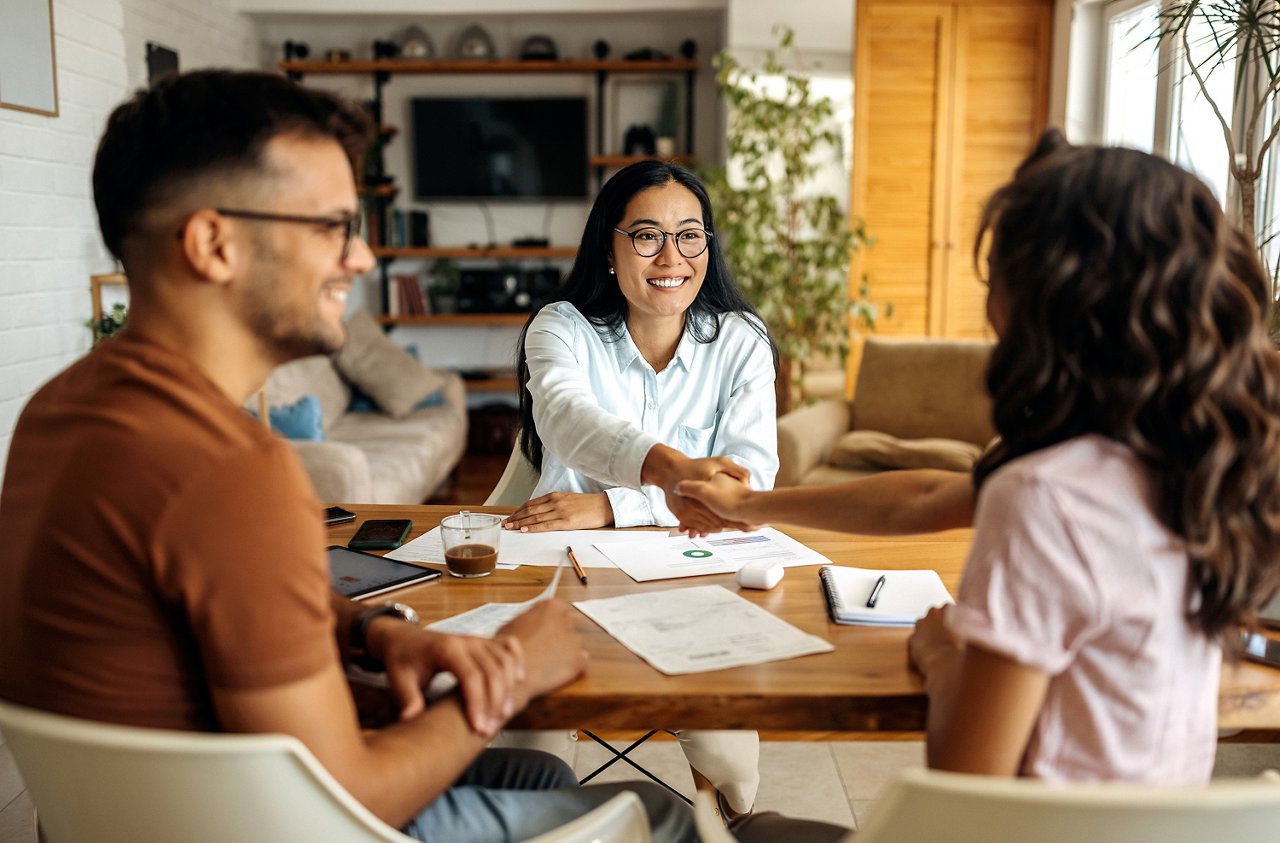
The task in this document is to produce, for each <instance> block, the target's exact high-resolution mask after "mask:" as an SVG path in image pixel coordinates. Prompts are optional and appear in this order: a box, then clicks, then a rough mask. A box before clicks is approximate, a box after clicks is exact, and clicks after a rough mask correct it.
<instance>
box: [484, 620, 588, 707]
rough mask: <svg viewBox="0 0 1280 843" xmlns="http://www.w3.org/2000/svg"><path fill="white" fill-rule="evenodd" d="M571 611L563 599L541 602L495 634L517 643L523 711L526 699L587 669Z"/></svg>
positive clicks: (567, 680) (539, 694) (551, 688)
mask: <svg viewBox="0 0 1280 843" xmlns="http://www.w3.org/2000/svg"><path fill="white" fill-rule="evenodd" d="M572 611H573V610H572V609H571V608H570V607H569V604H568V603H565V602H564V601H563V600H542V601H539V602H538V603H535V604H534V605H533V607H532V608H531V609H529V611H527V612H525V613H524V614H523V615H521V616H520V617H518V618H516V619H515V620H513V621H511V623H509V624H507V625H506V626H504V627H503V628H502V629H501V630H499V631H498V637H499V638H505V637H509V638H513V639H515V640H517V641H519V642H520V646H521V650H522V652H523V653H524V663H525V668H526V669H525V673H526V675H527V676H528V679H527V681H525V682H524V683H523V684H522V687H523V689H524V691H525V696H524V697H523V699H521V700H520V707H521V708H523V707H524V706H525V705H526V704H527V703H528V701H529V700H530V699H532V698H534V697H538V696H541V695H543V694H546V693H549V692H551V691H554V690H555V689H556V688H559V687H560V686H561V685H565V684H568V683H569V682H571V681H572V680H574V679H576V678H577V677H578V676H580V675H581V674H582V672H583V671H584V670H586V669H587V654H586V651H585V650H583V649H582V637H581V636H580V635H578V632H577V630H575V629H574V628H573V618H572V614H571V613H572Z"/></svg>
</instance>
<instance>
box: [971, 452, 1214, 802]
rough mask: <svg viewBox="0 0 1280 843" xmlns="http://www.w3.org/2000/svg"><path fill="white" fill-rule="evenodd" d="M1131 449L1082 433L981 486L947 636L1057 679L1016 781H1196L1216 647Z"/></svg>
mask: <svg viewBox="0 0 1280 843" xmlns="http://www.w3.org/2000/svg"><path fill="white" fill-rule="evenodd" d="M1153 500H1154V493H1153V489H1152V487H1151V478H1150V477H1149V476H1148V474H1147V472H1146V470H1145V469H1144V468H1143V466H1142V464H1141V463H1140V462H1139V461H1138V459H1137V458H1136V456H1135V455H1134V454H1133V452H1132V451H1130V450H1129V449H1128V448H1127V447H1125V446H1124V445H1121V444H1119V443H1117V442H1113V441H1111V440H1108V439H1105V438H1103V437H1100V436H1092V435H1091V436H1081V437H1077V438H1075V439H1071V440H1068V441H1066V442H1063V443H1061V444H1058V445H1055V446H1053V447H1050V448H1046V449H1045V450H1042V451H1038V452H1036V453H1033V454H1029V455H1027V456H1025V457H1022V458H1020V459H1017V460H1014V461H1013V462H1011V463H1009V464H1008V465H1006V466H1004V467H1002V468H1001V469H999V470H998V471H997V472H996V473H995V474H994V475H992V476H991V478H990V479H989V480H988V481H987V482H986V483H985V484H984V485H983V487H982V492H981V494H980V495H979V496H978V506H977V513H976V516H975V534H974V541H973V547H972V549H971V550H970V553H969V561H968V563H967V564H966V567H965V574H964V580H963V581H962V582H961V585H960V597H959V600H958V602H957V605H956V606H955V607H954V609H953V610H952V612H951V613H950V623H951V628H952V629H953V630H954V631H955V632H956V633H957V634H958V635H959V636H960V637H961V638H963V639H965V640H966V641H969V642H972V643H974V644H978V645H980V646H982V647H984V648H985V649H987V650H990V651H992V652H994V653H998V654H1000V655H1003V656H1006V657H1008V658H1011V659H1013V660H1015V661H1017V662H1019V663H1021V664H1024V665H1028V666H1030V667H1034V668H1036V669H1038V670H1041V671H1044V672H1045V673H1047V674H1049V676H1050V677H1051V678H1050V682H1049V688H1048V692H1047V694H1046V696H1045V700H1044V705H1043V707H1042V708H1041V710H1040V715H1039V717H1038V719H1037V721H1036V725H1035V728H1034V730H1033V731H1032V734H1031V740H1030V742H1029V743H1028V745H1027V751H1026V755H1025V756H1024V757H1023V759H1022V767H1021V773H1022V775H1025V776H1034V777H1036V778H1042V779H1070V780H1088V779H1121V780H1129V781H1140V782H1151V783H1162V784H1174V783H1201V782H1205V781H1207V780H1208V778H1209V775H1210V773H1211V772H1212V771H1213V761H1214V751H1215V747H1216V744H1217V715H1218V679H1219V670H1220V668H1221V662H1222V653H1221V650H1220V648H1219V647H1218V646H1217V645H1216V644H1215V643H1213V642H1212V641H1211V640H1209V639H1208V638H1207V637H1206V636H1205V635H1203V634H1202V633H1201V632H1199V631H1198V630H1197V629H1196V628H1195V627H1194V626H1193V625H1192V624H1191V623H1190V622H1189V621H1188V616H1187V607H1188V593H1187V583H1188V576H1189V565H1188V560H1187V554H1186V551H1185V549H1184V544H1183V542H1182V540H1181V539H1180V538H1179V537H1178V536H1177V535H1175V534H1174V533H1172V532H1171V531H1170V530H1168V529H1167V528H1166V527H1165V526H1164V525H1162V524H1161V523H1160V521H1159V520H1158V519H1157V518H1156V515H1155V512H1154V509H1153V506H1152V502H1153Z"/></svg>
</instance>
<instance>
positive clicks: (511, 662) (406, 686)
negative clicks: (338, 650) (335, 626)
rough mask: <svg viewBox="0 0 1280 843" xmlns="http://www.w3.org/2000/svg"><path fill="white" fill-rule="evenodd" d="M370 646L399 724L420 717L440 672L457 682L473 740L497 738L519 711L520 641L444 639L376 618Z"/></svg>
mask: <svg viewBox="0 0 1280 843" xmlns="http://www.w3.org/2000/svg"><path fill="white" fill-rule="evenodd" d="M368 644H369V652H370V653H371V654H372V655H374V656H375V657H377V658H379V659H381V660H382V663H383V664H384V665H385V666H386V669H387V683H388V685H389V686H390V688H391V693H392V695H393V696H394V697H395V699H396V701H397V703H399V706H400V719H401V720H408V719H410V718H413V717H417V716H418V715H419V714H421V713H422V711H423V709H424V708H425V703H424V702H423V699H422V689H423V688H424V687H426V685H427V683H428V682H429V681H431V677H433V676H435V675H436V674H437V673H440V672H442V671H448V672H449V673H452V674H453V675H454V676H455V677H457V680H458V687H459V689H460V690H461V691H462V700H463V707H464V709H465V710H466V713H467V722H468V723H469V724H470V726H471V728H472V729H473V730H474V731H475V732H476V733H477V734H481V735H485V736H487V737H492V736H494V735H496V734H497V733H498V730H499V729H501V728H502V725H503V724H504V723H506V722H507V720H508V719H510V718H511V716H512V715H513V714H515V713H516V711H518V710H519V706H520V705H521V697H522V691H521V688H520V686H521V684H522V683H523V682H524V679H525V675H526V670H525V664H524V655H523V652H522V645H521V642H520V641H519V640H518V639H515V638H512V637H510V636H506V637H499V638H495V639H493V640H488V639H485V638H473V637H471V636H467V635H446V634H443V633H439V632H432V631H430V630H427V629H420V628H418V627H414V626H411V625H409V624H407V623H405V622H404V621H401V620H396V619H394V618H385V619H384V618H379V619H376V620H375V621H374V622H373V623H371V624H370V625H369V634H368Z"/></svg>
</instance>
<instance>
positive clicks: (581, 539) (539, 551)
mask: <svg viewBox="0 0 1280 843" xmlns="http://www.w3.org/2000/svg"><path fill="white" fill-rule="evenodd" d="M666 538H667V531H666V530H652V531H644V532H638V531H636V532H633V531H622V530H551V531H549V532H545V533H520V532H516V531H514V530H513V531H511V532H508V531H506V530H503V531H502V538H500V539H499V540H498V567H499V568H502V569H504V570H511V569H512V568H515V567H517V566H520V565H542V566H546V567H554V566H556V565H559V564H560V563H561V562H563V561H564V560H565V553H564V549H565V548H566V547H572V548H573V554H574V555H575V556H577V557H578V564H579V565H581V566H582V567H583V568H612V567H614V564H613V562H611V561H610V560H609V558H608V557H607V556H605V555H604V554H602V553H601V552H600V551H599V550H597V549H596V547H595V546H596V545H598V544H606V543H612V542H623V541H625V542H641V543H643V542H650V541H654V540H658V541H663V540H665V539H666ZM387 556H389V557H391V558H392V559H399V560H401V561H403V562H430V563H434V564H437V565H443V564H444V544H443V543H442V542H441V541H440V528H439V527H436V528H434V529H432V530H428V531H427V532H425V533H423V534H422V535H420V536H418V537H417V538H416V539H414V540H413V541H411V542H407V543H406V544H403V545H401V546H400V547H398V548H396V549H395V550H393V551H391V552H390V553H388V554H387Z"/></svg>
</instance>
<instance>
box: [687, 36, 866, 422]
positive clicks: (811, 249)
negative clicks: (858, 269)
mask: <svg viewBox="0 0 1280 843" xmlns="http://www.w3.org/2000/svg"><path fill="white" fill-rule="evenodd" d="M778 32H779V33H780V43H779V48H778V49H777V50H769V51H767V52H766V53H765V56H764V60H763V62H762V63H761V65H760V67H759V69H758V70H751V69H749V68H747V67H744V66H743V65H742V64H741V63H739V62H738V60H737V59H735V58H734V57H733V56H732V55H731V54H729V53H728V52H721V53H719V54H718V55H717V56H716V57H715V59H714V64H715V67H716V82H717V85H718V86H719V88H720V91H721V93H722V95H723V96H724V97H725V99H726V101H727V104H728V106H729V122H728V138H729V142H728V160H729V168H725V167H708V168H704V169H703V172H702V174H703V176H704V178H705V179H706V182H707V186H708V189H709V190H710V192H711V196H712V201H713V203H714V205H715V209H716V216H717V228H718V236H719V238H720V242H721V246H722V248H723V249H724V250H725V254H726V256H727V257H728V260H729V265H730V267H731V268H732V269H733V272H734V274H735V276H736V277H737V279H738V281H739V283H740V284H741V285H742V287H743V290H744V291H745V292H746V295H747V298H748V299H750V300H751V302H752V304H754V305H755V306H756V308H757V309H758V310H759V311H760V315H761V316H762V317H763V318H764V320H765V323H766V324H767V325H768V327H769V331H770V333H771V334H773V338H774V341H775V342H776V343H777V344H778V351H779V352H780V354H781V356H782V366H781V369H780V371H779V379H778V380H779V384H778V402H779V403H778V408H779V412H786V411H787V410H788V409H790V406H791V402H792V400H793V393H798V394H799V395H800V396H801V397H803V396H804V377H805V368H806V366H808V365H809V362H810V361H811V360H812V359H813V358H814V357H815V356H826V357H837V358H838V359H839V360H840V361H843V360H844V359H845V356H846V355H847V354H848V350H849V337H850V329H851V327H854V328H858V329H866V330H873V329H874V328H875V323H876V318H877V317H878V316H879V312H880V308H879V306H878V305H877V304H875V303H873V302H872V301H871V299H870V298H869V296H868V289H867V281H866V279H865V278H864V279H863V280H862V283H861V284H860V286H859V289H858V290H857V292H856V294H855V295H852V296H851V295H850V291H849V289H848V273H849V261H850V258H851V256H852V254H853V252H854V250H855V249H860V248H864V247H865V246H867V245H869V244H870V239H869V238H868V237H867V233H866V229H865V227H864V224H863V222H862V221H861V220H854V221H853V222H852V224H850V221H849V219H848V217H847V216H846V214H845V212H844V210H843V209H842V208H841V207H840V205H839V203H838V202H837V200H836V198H835V197H834V196H832V195H830V194H825V193H821V192H817V191H815V190H814V188H813V186H812V179H813V177H814V175H815V174H816V173H817V172H818V170H819V168H820V167H821V166H822V164H823V163H824V156H825V158H826V160H831V159H832V158H835V159H837V160H838V158H839V156H840V153H841V151H842V142H841V135H840V132H839V131H838V129H837V127H836V126H835V124H834V121H833V117H834V108H833V106H832V103H831V101H830V100H828V99H826V98H825V97H821V96H819V95H816V94H815V93H814V92H813V90H812V86H811V84H810V80H809V78H808V77H807V76H805V75H804V74H803V73H802V72H800V71H799V70H793V69H791V68H796V67H798V64H797V63H796V62H795V61H792V60H793V59H794V58H795V49H794V46H793V33H792V31H791V30H790V29H787V28H780V30H778ZM763 77H771V78H773V79H776V80H777V82H778V83H779V84H777V85H775V86H766V84H765V81H764V78H763Z"/></svg>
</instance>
